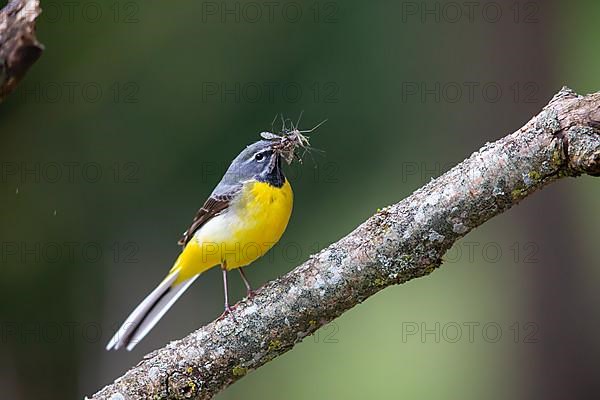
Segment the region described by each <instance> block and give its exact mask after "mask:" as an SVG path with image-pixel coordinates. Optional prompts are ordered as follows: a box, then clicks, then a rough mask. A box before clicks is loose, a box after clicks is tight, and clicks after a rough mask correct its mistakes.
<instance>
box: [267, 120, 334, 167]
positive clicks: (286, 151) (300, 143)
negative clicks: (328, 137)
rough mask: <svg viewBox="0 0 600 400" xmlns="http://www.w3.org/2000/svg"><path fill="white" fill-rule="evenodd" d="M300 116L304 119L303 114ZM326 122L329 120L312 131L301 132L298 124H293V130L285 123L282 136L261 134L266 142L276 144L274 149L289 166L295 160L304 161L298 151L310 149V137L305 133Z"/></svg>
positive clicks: (269, 133) (268, 133) (270, 133)
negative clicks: (269, 141) (270, 141)
mask: <svg viewBox="0 0 600 400" xmlns="http://www.w3.org/2000/svg"><path fill="white" fill-rule="evenodd" d="M300 116H301V117H302V114H300ZM282 118H283V117H282ZM299 122H300V118H299V119H298V123H299ZM325 122H327V120H323V121H322V122H320V123H319V124H317V126H315V127H313V128H312V129H308V130H299V129H298V123H296V125H295V126H294V124H293V123H291V125H292V128H291V129H287V128H286V127H285V121H284V123H283V129H282V132H281V135H277V134H275V133H272V132H261V134H260V136H261V137H262V138H263V139H265V140H272V141H273V142H274V143H273V146H272V149H273V150H274V151H275V152H276V153H278V154H279V155H280V156H281V157H282V158H283V159H284V160H285V161H286V162H287V163H288V164H291V163H292V161H294V159H298V160H300V161H302V160H301V158H300V156H298V154H296V150H297V149H299V148H301V149H304V150H308V149H309V147H310V142H309V137H308V136H306V135H305V133H311V132H313V131H314V130H316V129H317V128H318V127H320V126H321V125H323V124H324V123H325Z"/></svg>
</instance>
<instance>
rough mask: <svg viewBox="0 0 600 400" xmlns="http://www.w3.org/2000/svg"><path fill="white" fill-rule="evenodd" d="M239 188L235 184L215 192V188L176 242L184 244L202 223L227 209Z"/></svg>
mask: <svg viewBox="0 0 600 400" xmlns="http://www.w3.org/2000/svg"><path fill="white" fill-rule="evenodd" d="M239 190H240V187H239V186H237V185H236V186H234V187H230V188H228V190H227V191H219V192H217V193H215V192H216V190H215V192H213V193H212V194H211V195H210V197H209V198H208V200H206V202H205V203H204V205H203V206H202V207H201V208H200V209H199V210H198V212H197V213H196V216H195V217H194V220H193V221H192V225H190V227H189V228H188V230H187V231H185V232H184V233H183V236H182V237H181V239H179V242H177V244H179V245H181V246H185V245H186V244H187V243H188V242H189V241H190V240H191V239H192V237H193V236H194V233H195V232H196V231H197V230H198V229H200V228H201V227H202V225H204V224H206V223H207V222H208V221H210V220H211V219H212V218H213V217H215V216H217V215H219V214H221V213H223V212H224V211H225V210H227V208H228V207H229V204H230V202H231V200H232V199H233V198H234V196H235V195H236V194H237V193H238V192H239Z"/></svg>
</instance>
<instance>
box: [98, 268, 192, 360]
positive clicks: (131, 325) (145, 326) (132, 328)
mask: <svg viewBox="0 0 600 400" xmlns="http://www.w3.org/2000/svg"><path fill="white" fill-rule="evenodd" d="M178 275H179V272H178V271H173V272H172V273H171V274H169V275H168V276H167V277H166V278H165V279H164V280H163V281H162V282H161V283H160V285H158V286H157V287H156V289H154V290H153V291H152V292H151V293H150V294H149V295H148V296H147V297H146V298H145V299H144V301H142V302H141V303H140V305H138V306H137V307H136V308H135V310H133V312H132V313H131V314H130V315H129V317H127V319H126V320H125V322H123V325H121V327H120V328H119V330H118V331H117V332H116V333H115V335H114V336H113V337H112V339H110V341H109V342H108V344H107V345H106V350H119V349H120V348H123V347H125V348H127V350H129V351H131V350H132V349H133V348H134V347H135V346H136V345H137V344H138V343H139V342H140V341H141V340H142V339H143V338H144V336H146V335H147V334H148V332H150V330H151V329H152V328H153V327H154V325H156V324H157V323H158V321H159V320H160V319H161V318H162V316H163V315H165V313H166V312H167V311H168V310H169V308H171V306H172V305H173V303H175V301H177V299H178V298H179V297H180V296H181V295H182V294H183V292H185V290H186V289H187V288H188V287H189V286H190V285H191V284H192V283H194V281H195V280H196V278H197V277H198V275H196V276H194V277H192V278H190V279H188V280H187V281H185V282H181V283H179V284H177V285H176V286H173V283H174V282H175V281H176V280H177V276H178Z"/></svg>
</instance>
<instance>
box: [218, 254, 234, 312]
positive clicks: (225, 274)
mask: <svg viewBox="0 0 600 400" xmlns="http://www.w3.org/2000/svg"><path fill="white" fill-rule="evenodd" d="M221 270H222V271H223V292H224V293H225V311H223V314H222V315H221V317H224V316H226V315H227V314H231V316H232V317H233V309H232V308H231V306H230V305H229V290H228V289H227V264H226V263H225V262H224V261H223V264H221ZM234 319H235V317H234Z"/></svg>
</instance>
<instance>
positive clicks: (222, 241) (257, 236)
mask: <svg viewBox="0 0 600 400" xmlns="http://www.w3.org/2000/svg"><path fill="white" fill-rule="evenodd" d="M292 205H293V192H292V187H291V186H290V184H289V182H288V181H287V180H286V182H285V183H284V185H283V186H282V187H281V188H277V187H274V186H271V185H269V184H267V183H263V182H256V181H253V182H248V183H246V184H245V185H244V187H243V189H242V193H241V194H240V195H239V197H238V198H237V199H236V200H235V201H234V202H233V203H232V204H231V205H230V207H229V209H228V210H227V212H225V213H224V214H221V215H219V216H216V217H214V218H213V219H212V220H210V221H208V222H207V223H206V224H205V225H204V226H203V227H202V228H200V229H199V230H198V231H197V232H196V234H195V235H194V238H193V239H192V240H191V241H190V242H189V243H188V244H187V246H186V247H185V249H184V251H183V252H182V253H181V255H180V257H179V259H178V260H177V262H176V263H175V266H174V268H173V269H176V268H177V269H179V271H180V276H179V277H178V279H177V281H179V282H181V281H183V280H185V279H187V278H189V277H191V276H194V275H196V274H198V273H201V272H204V271H205V270H207V269H209V268H211V267H214V266H215V265H224V266H225V267H226V268H227V269H228V270H231V269H235V268H239V267H243V266H245V265H248V264H250V263H251V262H253V261H254V260H256V259H257V258H259V257H261V256H262V255H264V254H265V253H266V252H267V251H269V249H270V248H271V247H273V245H274V244H275V243H277V242H278V241H279V239H280V238H281V236H282V235H283V232H284V231H285V228H286V227H287V224H288V221H289V219H290V215H291V213H292Z"/></svg>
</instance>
